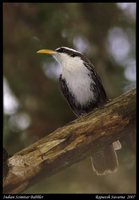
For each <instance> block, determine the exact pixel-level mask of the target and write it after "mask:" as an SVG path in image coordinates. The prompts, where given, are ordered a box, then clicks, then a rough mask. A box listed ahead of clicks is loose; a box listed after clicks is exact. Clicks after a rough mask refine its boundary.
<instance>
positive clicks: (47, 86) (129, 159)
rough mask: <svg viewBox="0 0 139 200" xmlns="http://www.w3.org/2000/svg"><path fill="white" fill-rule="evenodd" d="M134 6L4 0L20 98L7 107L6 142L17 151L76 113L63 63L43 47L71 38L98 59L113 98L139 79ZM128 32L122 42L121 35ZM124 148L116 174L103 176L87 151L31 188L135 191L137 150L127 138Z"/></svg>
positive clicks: (8, 71)
mask: <svg viewBox="0 0 139 200" xmlns="http://www.w3.org/2000/svg"><path fill="white" fill-rule="evenodd" d="M120 6H121V7H120ZM131 6H132V7H135V4H133V3H132V4H130V3H129V4H127V6H126V5H125V4H124V3H121V4H116V3H4V4H3V36H4V42H3V50H4V54H3V59H4V77H5V79H6V80H7V82H8V86H9V88H10V89H11V91H12V93H13V95H14V96H15V97H16V98H17V101H18V104H19V105H18V106H17V108H16V109H15V110H14V112H12V113H8V112H5V113H4V146H5V147H6V149H7V150H8V152H9V154H13V153H15V152H17V151H19V150H21V149H23V148H24V147H26V146H28V145H29V144H32V143H33V142H34V141H36V140H38V139H39V138H41V137H43V136H45V135H47V134H49V133H50V132H52V131H53V130H55V129H56V128H58V127H60V126H63V125H65V124H66V123H67V122H69V121H71V120H73V119H75V116H74V114H73V113H72V111H71V110H70V108H69V107H68V105H67V103H66V102H65V100H64V98H63V97H62V96H61V94H60V91H59V86H58V80H57V75H58V73H59V66H58V65H57V64H55V61H54V60H53V59H52V58H51V57H50V56H44V55H37V54H36V51H37V50H39V49H42V48H49V49H56V48H57V47H60V46H68V47H71V48H75V49H77V50H79V51H81V52H83V53H84V54H86V55H87V57H88V58H89V59H90V60H91V61H92V63H93V64H94V65H95V67H96V70H97V71H98V73H99V75H100V77H101V78H102V81H103V84H104V87H105V88H106V91H107V93H108V96H109V97H110V98H114V97H116V96H118V95H120V94H121V93H123V92H124V91H126V90H128V89H129V88H131V87H132V84H133V85H135V80H134V79H131V78H130V77H129V78H128V76H127V75H126V76H125V74H126V70H127V67H128V65H129V61H135V28H136V27H135V23H136V19H135V15H136V14H135V12H131V11H132V10H133V9H132V7H131ZM131 9H132V10H131ZM112 31H113V32H114V33H115V34H114V35H112V33H113V32H112ZM110 34H111V35H112V36H113V37H111V40H110V39H109V38H110ZM120 34H121V35H120ZM121 36H123V39H121V40H120V42H119V40H116V37H118V38H121ZM117 41H118V42H119V43H113V42H117ZM113 44H116V45H117V44H118V45H120V46H114V50H115V51H116V52H115V53H117V54H116V55H119V57H120V54H121V56H122V55H123V57H122V58H121V60H120V61H118V60H116V59H115V56H114V55H115V54H114V52H112V50H111V48H110V47H113V46H112V45H113ZM124 44H125V46H124ZM126 45H127V46H126ZM127 47H130V48H129V51H127V49H128V48H127ZM118 48H119V49H118ZM122 49H123V50H124V49H125V52H127V53H126V54H124V53H122V52H121V51H122ZM119 52H121V53H119ZM118 53H119V54H118ZM52 69H53V70H52ZM129 70H131V71H133V69H129ZM48 72H49V73H48ZM56 72H57V73H56ZM129 75H130V74H129ZM10 106H12V103H11V104H10ZM118 156H119V162H120V167H119V169H118V172H117V173H115V174H112V175H109V176H106V177H99V176H96V175H95V174H94V173H93V171H92V169H91V164H90V162H89V161H90V160H88V159H86V160H84V161H82V162H80V163H78V164H76V165H74V166H72V167H70V168H68V169H66V170H64V171H62V172H59V173H58V174H56V175H54V176H53V177H50V178H49V179H47V180H45V179H44V180H42V181H41V182H40V183H37V184H36V185H35V186H33V187H32V188H29V189H28V190H27V191H25V193H102V192H103V193H105V192H106V193H133V192H135V191H136V183H135V178H136V170H135V155H134V153H133V152H132V151H131V150H130V147H128V146H126V144H123V148H122V150H120V151H119V152H118ZM44 173H45V172H44Z"/></svg>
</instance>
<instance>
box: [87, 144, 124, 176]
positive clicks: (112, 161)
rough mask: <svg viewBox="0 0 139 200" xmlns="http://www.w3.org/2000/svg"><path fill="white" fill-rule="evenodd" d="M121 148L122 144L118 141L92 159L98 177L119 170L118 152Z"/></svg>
mask: <svg viewBox="0 0 139 200" xmlns="http://www.w3.org/2000/svg"><path fill="white" fill-rule="evenodd" d="M120 148H121V144H120V142H119V141H116V142H114V143H113V144H111V145H109V146H106V147H104V149H102V150H99V151H98V152H95V153H94V154H93V156H92V157H91V161H92V167H93V170H94V171H95V172H96V174H97V175H107V174H109V173H112V172H115V171H116V170H117V167H118V158H117V154H116V150H119V149H120Z"/></svg>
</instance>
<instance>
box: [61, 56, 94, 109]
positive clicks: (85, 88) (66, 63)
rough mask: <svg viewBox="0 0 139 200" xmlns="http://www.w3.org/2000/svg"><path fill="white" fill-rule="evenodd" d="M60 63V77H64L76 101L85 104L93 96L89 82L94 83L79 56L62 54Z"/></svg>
mask: <svg viewBox="0 0 139 200" xmlns="http://www.w3.org/2000/svg"><path fill="white" fill-rule="evenodd" d="M60 64H61V65H62V77H63V78H65V80H66V82H67V85H68V88H69V89H70V91H72V93H73V95H74V97H75V98H76V100H77V102H78V103H80V104H81V105H84V104H86V103H87V102H89V101H91V100H92V99H93V98H94V95H93V92H92V91H91V90H90V85H91V83H93V84H95V83H94V82H93V80H92V79H91V77H90V76H89V74H90V72H89V70H88V69H87V68H86V67H85V66H84V64H83V61H82V60H81V59H80V58H79V57H72V58H71V57H69V56H68V55H63V57H62V59H61V60H60Z"/></svg>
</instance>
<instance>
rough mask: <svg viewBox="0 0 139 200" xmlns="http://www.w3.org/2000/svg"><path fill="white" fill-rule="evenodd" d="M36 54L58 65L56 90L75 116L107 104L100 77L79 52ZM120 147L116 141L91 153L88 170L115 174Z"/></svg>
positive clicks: (60, 49) (61, 49)
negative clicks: (49, 56) (58, 89)
mask: <svg viewBox="0 0 139 200" xmlns="http://www.w3.org/2000/svg"><path fill="white" fill-rule="evenodd" d="M37 53H42V54H49V55H52V56H53V57H54V59H55V60H56V61H57V62H58V63H59V64H60V65H61V68H62V72H61V74H60V76H59V84H60V88H61V91H62V93H63V95H64V97H65V99H66V100H67V102H68V104H69V106H70V108H71V109H72V111H73V113H74V114H75V115H76V116H77V117H80V116H82V115H84V114H87V113H89V112H91V111H93V110H94V109H95V108H98V107H101V106H103V105H104V104H106V103H107V101H108V97H107V94H106V91H105V89H104V86H103V84H102V80H101V78H100V76H99V75H98V73H97V72H96V69H95V67H94V65H93V64H92V63H91V61H90V60H89V59H88V58H87V57H86V56H85V55H83V54H82V53H81V52H79V51H77V50H75V49H72V48H69V47H58V48H56V49H55V50H49V49H41V50H38V51H37ZM120 148H121V144H120V141H119V140H117V141H115V142H113V143H112V144H110V145H107V146H105V147H104V148H103V149H100V150H98V151H97V152H95V153H92V156H91V163H92V168H93V170H94V171H95V172H96V174H97V175H107V174H110V173H113V172H116V171H117V168H118V165H119V163H118V157H117V153H116V150H119V149H120Z"/></svg>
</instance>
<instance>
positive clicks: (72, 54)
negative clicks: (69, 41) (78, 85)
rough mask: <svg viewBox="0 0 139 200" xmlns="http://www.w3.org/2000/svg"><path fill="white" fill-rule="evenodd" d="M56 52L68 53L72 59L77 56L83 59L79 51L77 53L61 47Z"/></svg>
mask: <svg viewBox="0 0 139 200" xmlns="http://www.w3.org/2000/svg"><path fill="white" fill-rule="evenodd" d="M55 51H56V52H59V53H66V54H68V55H69V56H71V57H76V56H78V57H82V54H81V53H80V52H79V51H76V50H74V49H71V48H68V47H59V48H57V49H56V50H55Z"/></svg>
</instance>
